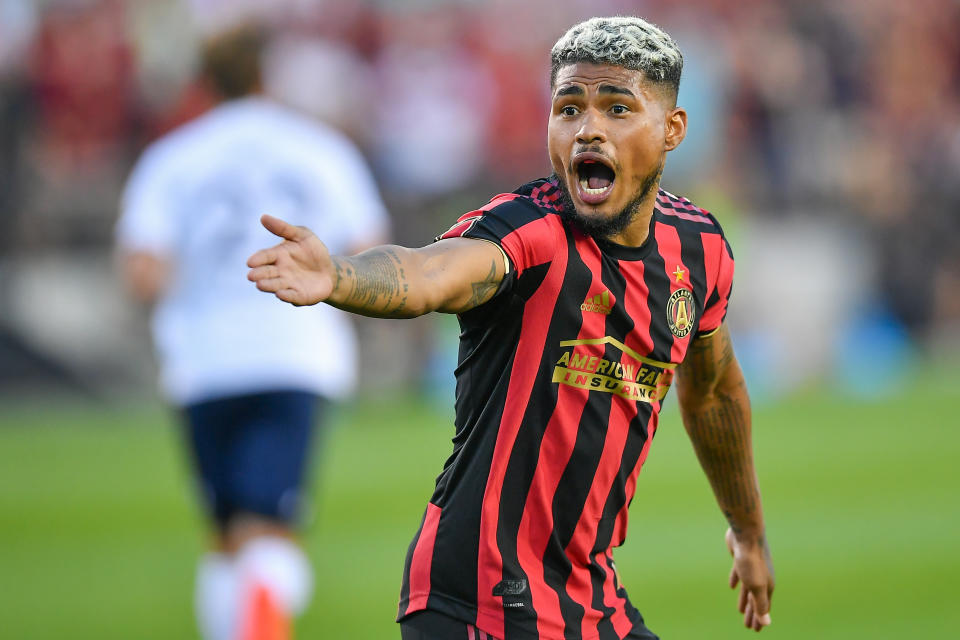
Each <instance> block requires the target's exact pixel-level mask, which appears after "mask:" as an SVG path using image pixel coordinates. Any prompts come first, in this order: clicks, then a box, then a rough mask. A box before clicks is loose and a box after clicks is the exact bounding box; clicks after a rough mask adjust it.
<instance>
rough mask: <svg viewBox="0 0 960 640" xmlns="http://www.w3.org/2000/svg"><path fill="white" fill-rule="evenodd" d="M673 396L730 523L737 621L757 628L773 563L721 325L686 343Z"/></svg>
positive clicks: (744, 399) (737, 381) (763, 618)
mask: <svg viewBox="0 0 960 640" xmlns="http://www.w3.org/2000/svg"><path fill="white" fill-rule="evenodd" d="M677 398H678V400H679V403H680V412H681V414H682V416H683V423H684V426H685V427H686V429H687V434H688V435H689V436H690V441H691V442H692V443H693V448H694V450H695V451H696V453H697V458H698V459H699V460H700V465H701V466H702V467H703V470H704V472H705V473H706V475H707V478H708V479H709V481H710V486H711V487H713V493H714V495H715V496H716V498H717V503H718V504H719V505H720V508H721V509H722V510H723V513H724V515H725V516H726V518H727V522H728V523H729V524H730V529H729V530H728V531H727V536H726V538H727V547H728V549H729V550H730V553H731V554H733V569H732V570H731V572H730V587H731V588H734V587H736V586H737V583H738V582H739V583H740V584H741V587H740V600H739V609H740V612H741V613H743V614H744V624H745V625H746V626H748V627H751V628H753V629H755V630H757V631H760V630H761V629H762V628H763V627H764V626H766V625H768V624H770V596H771V595H772V593H773V587H774V575H773V564H772V562H771V560H770V548H769V547H768V545H767V541H766V537H765V534H764V524H763V509H762V507H761V505H760V490H759V487H758V485H757V476H756V472H755V471H754V466H753V447H752V443H751V442H752V441H751V435H750V398H749V397H748V396H747V387H746V384H745V383H744V380H743V373H742V372H741V371H740V365H739V364H738V363H737V359H736V357H735V356H734V354H733V345H732V344H731V341H730V333H729V331H728V330H727V327H726V325H721V326H720V329H719V330H717V331H716V332H714V333H713V334H711V335H710V336H706V337H702V338H698V339H696V340H694V342H693V344H691V345H690V350H689V351H688V352H687V355H686V358H685V359H684V361H683V363H681V364H680V366H679V367H678V368H677Z"/></svg>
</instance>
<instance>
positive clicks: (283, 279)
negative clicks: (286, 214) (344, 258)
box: [247, 215, 336, 306]
mask: <svg viewBox="0 0 960 640" xmlns="http://www.w3.org/2000/svg"><path fill="white" fill-rule="evenodd" d="M260 222H261V223H262V224H263V226H264V227H266V229H267V231H269V232H270V233H272V234H274V235H276V236H279V237H281V238H283V242H281V243H280V244H278V245H276V246H274V247H270V248H269V249H261V250H260V251H257V252H256V253H255V254H253V255H252V256H250V258H249V259H248V260H247V266H248V267H250V272H249V273H248V274H247V279H248V280H250V281H251V282H255V283H256V285H257V289H260V290H261V291H266V292H268V293H273V294H275V295H276V296H277V297H278V298H280V299H281V300H283V301H284V302H289V303H290V304H293V305H296V306H302V305H308V304H316V303H318V302H322V301H324V300H326V299H327V298H328V297H329V296H330V294H331V293H332V292H333V287H334V283H335V280H336V269H335V268H334V264H333V260H332V259H331V258H330V252H329V251H327V247H326V246H324V244H323V243H322V242H321V241H320V239H319V238H317V236H315V235H314V234H313V232H312V231H310V230H309V229H307V228H306V227H295V226H293V225H292V224H289V223H287V222H284V221H283V220H281V219H279V218H274V217H273V216H268V215H265V216H262V217H261V218H260Z"/></svg>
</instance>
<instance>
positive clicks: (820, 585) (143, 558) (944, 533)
mask: <svg viewBox="0 0 960 640" xmlns="http://www.w3.org/2000/svg"><path fill="white" fill-rule="evenodd" d="M933 380H936V381H938V382H937V384H936V385H933V384H927V383H929V382H930V381H933ZM958 388H960V375H957V374H953V375H951V376H948V377H947V378H943V377H942V376H934V375H932V374H931V375H929V376H928V379H927V380H923V379H921V380H920V381H919V383H918V384H915V385H911V386H909V387H904V389H903V390H902V394H901V395H897V396H891V397H889V398H888V399H886V400H882V401H873V402H856V401H852V400H850V399H841V398H839V397H834V396H826V397H825V396H823V395H821V394H818V393H812V392H811V393H807V394H804V395H802V396H798V397H795V398H792V399H790V400H788V401H784V402H781V403H779V404H777V405H775V406H767V407H759V408H757V409H756V411H755V446H756V450H757V456H758V469H759V474H760V480H761V486H762V488H763V493H764V500H765V505H766V510H767V522H768V533H769V538H770V540H771V544H772V548H773V553H774V560H775V563H776V568H777V577H778V588H777V592H776V594H775V597H774V600H773V604H774V606H773V611H772V614H773V621H774V624H773V626H772V627H771V628H770V629H768V630H765V631H764V632H763V636H762V637H765V638H767V639H768V640H770V639H775V638H783V639H786V638H804V639H809V638H818V639H832V638H837V639H839V638H844V639H849V638H870V639H876V638H923V639H930V638H956V637H958V635H957V634H958V631H957V630H958V628H960V606H957V604H956V600H957V599H958V597H960V578H958V576H960V492H958V489H960V480H958V478H960V472H958V465H957V462H958V457H960V418H958V416H960V392H958ZM364 404H365V406H364V407H362V408H356V409H349V408H347V409H343V410H342V411H340V412H339V413H338V414H337V416H336V420H335V424H334V426H333V427H332V428H331V429H330V430H329V432H328V433H327V436H326V439H325V442H324V448H323V452H322V455H321V456H320V464H319V465H318V466H317V470H316V474H315V477H314V488H315V490H314V503H315V507H316V508H315V513H314V517H313V518H312V519H311V522H310V524H309V527H308V529H307V531H306V544H307V547H308V550H309V553H310V555H311V556H312V558H313V560H314V563H315V565H316V568H317V574H318V588H317V593H316V597H315V599H314V602H313V605H312V607H311V608H310V610H309V612H308V614H307V615H306V616H305V617H304V618H303V619H302V620H301V622H300V624H299V626H298V632H299V633H298V637H300V638H319V639H338V640H339V639H347V640H366V639H371V640H373V639H377V640H379V639H381V638H387V639H390V638H398V637H399V633H398V631H397V629H396V625H395V624H394V623H393V616H394V613H395V607H396V602H397V594H398V590H399V580H400V572H401V568H402V563H403V558H404V554H405V551H406V547H407V544H408V542H409V540H410V538H411V536H412V534H413V533H414V531H415V530H416V528H417V526H418V524H419V520H420V517H421V514H422V511H423V508H424V506H425V502H426V500H427V498H428V497H429V495H430V492H431V488H432V484H433V479H434V477H435V475H436V473H438V472H439V470H440V467H441V464H442V461H443V460H444V458H445V456H446V454H447V452H448V450H449V447H450V444H449V438H450V437H451V436H452V430H451V427H450V417H449V416H448V415H445V414H444V413H443V412H438V411H437V410H436V409H432V408H430V406H428V405H427V404H425V403H421V402H415V401H412V400H405V401H404V400H397V401H382V402H380V403H379V404H368V403H364ZM724 529H725V523H724V521H723V518H722V517H721V515H720V514H719V512H718V510H717V508H716V507H715V505H714V504H713V501H712V496H711V494H710V492H709V488H708V485H707V483H706V480H705V479H704V477H703V475H702V473H701V472H700V471H699V469H698V467H697V464H696V460H695V458H694V456H693V453H692V451H691V449H690V446H689V443H688V442H687V440H686V436H685V435H684V433H683V429H682V427H681V425H680V423H679V420H678V417H677V411H676V407H675V406H671V407H669V409H668V410H667V412H666V415H665V419H664V421H663V423H662V424H661V429H660V431H659V432H658V435H657V438H656V441H655V442H654V445H653V448H652V450H651V454H650V458H649V461H648V463H647V467H646V469H645V470H644V472H643V474H641V477H640V482H639V484H638V490H637V497H636V499H635V500H634V502H633V506H632V513H631V523H630V534H629V536H628V539H627V542H626V544H625V545H624V547H623V548H622V549H620V550H619V551H618V553H617V555H616V557H617V562H618V565H619V568H620V572H621V574H622V576H623V580H624V582H625V583H626V585H627V588H628V590H629V591H630V593H631V596H632V599H633V601H634V603H635V604H636V605H637V606H638V607H639V608H640V609H641V611H643V613H644V615H645V617H646V618H647V622H648V624H649V625H650V626H651V628H653V629H654V630H655V631H656V632H658V633H659V634H660V635H661V636H662V637H663V638H665V639H666V640H677V639H683V640H688V639H724V638H746V637H751V636H752V632H749V631H747V630H745V629H743V627H742V626H741V623H740V617H739V615H738V614H737V613H736V611H735V601H736V599H735V595H734V594H733V592H731V591H729V590H728V589H727V587H726V577H727V572H728V570H729V561H728V558H727V557H726V551H725V548H724V545H723V532H724ZM203 544H204V539H203V534H202V530H201V521H200V519H199V512H198V510H197V508H196V506H195V503H194V499H193V493H192V488H191V485H190V482H189V480H188V478H187V474H186V473H185V465H184V462H183V461H182V459H181V456H180V450H179V442H178V437H177V432H176V430H174V429H172V428H171V420H170V416H169V415H168V414H167V413H166V412H165V411H163V410H162V409H156V408H151V409H103V408H96V407H90V406H86V405H69V406H67V407H63V406H59V407H58V406H57V405H56V404H54V403H51V404H49V405H46V406H41V405H40V404H37V403H31V404H29V405H25V404H22V403H17V405H16V406H14V407H10V406H7V407H5V408H0V638H4V639H16V640H20V639H25V640H26V639H29V640H39V639H45V638H51V639H57V640H61V639H66V638H70V639H72V640H74V639H82V638H97V639H99V640H108V639H124V640H129V639H138V640H139V639H148V638H157V639H161V638H162V639H165V640H170V639H180V638H194V637H196V636H195V632H194V627H193V619H192V612H191V598H192V580H193V563H194V558H195V556H196V554H197V553H198V552H199V551H200V550H201V549H202V547H203Z"/></svg>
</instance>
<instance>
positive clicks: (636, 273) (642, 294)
mask: <svg viewBox="0 0 960 640" xmlns="http://www.w3.org/2000/svg"><path fill="white" fill-rule="evenodd" d="M621 272H622V273H623V274H624V277H625V278H626V281H627V282H626V295H625V296H624V302H623V304H624V308H625V309H626V310H627V313H628V314H629V315H630V317H631V318H633V322H634V325H633V326H634V330H633V331H631V332H630V333H628V334H627V336H626V342H625V344H626V345H627V346H628V347H630V348H631V349H633V350H634V351H636V352H637V353H642V354H649V353H650V352H652V351H653V337H652V336H651V335H650V324H651V317H650V307H649V305H648V304H647V297H648V296H649V295H650V290H649V288H648V287H647V283H646V281H645V280H644V265H643V263H642V262H639V263H631V264H630V265H623V264H621ZM659 413H660V402H659V401H657V402H654V403H653V411H652V412H651V414H650V419H649V420H648V421H647V441H646V442H644V443H643V448H642V449H641V452H640V457H639V459H638V462H637V464H636V465H635V466H634V469H633V471H631V473H630V477H629V478H627V482H626V485H625V487H624V492H625V495H626V498H627V499H626V502H624V504H623V507H622V508H621V509H620V512H619V513H618V514H617V521H616V524H615V525H614V531H613V537H612V539H611V542H610V546H611V547H618V546H620V545H621V544H623V540H624V538H625V537H626V533H627V515H628V514H627V507H628V506H629V504H630V500H631V499H632V498H633V494H634V491H635V490H636V487H637V474H638V473H640V467H641V466H642V465H643V461H644V459H645V458H646V455H647V450H648V449H649V448H650V442H651V441H652V440H653V433H654V431H655V430H656V424H657V414H659ZM610 606H614V605H613V604H612V603H611V604H610Z"/></svg>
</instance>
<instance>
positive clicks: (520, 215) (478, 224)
mask: <svg viewBox="0 0 960 640" xmlns="http://www.w3.org/2000/svg"><path fill="white" fill-rule="evenodd" d="M448 238H474V239H477V240H486V241H488V242H492V243H494V244H496V245H497V246H499V247H500V248H501V249H502V250H503V252H504V254H505V255H506V257H507V260H508V261H509V262H510V270H511V271H514V272H516V273H517V274H518V275H519V274H521V273H523V271H524V270H526V269H528V268H529V267H532V266H536V265H538V264H543V263H544V262H547V261H548V260H550V258H551V257H552V256H553V255H554V253H555V250H556V246H557V242H558V234H557V232H556V229H555V227H554V226H553V225H551V224H550V222H549V218H548V217H546V216H545V215H544V214H543V212H541V211H540V210H539V209H538V208H537V207H536V206H535V205H532V204H530V203H528V202H526V201H525V200H524V198H523V196H520V195H517V194H515V193H504V194H500V195H498V196H496V197H495V198H493V199H492V200H491V201H490V202H489V203H488V204H486V205H485V206H483V207H481V208H480V209H477V210H476V211H470V212H469V213H465V214H464V215H462V216H460V218H459V219H458V220H457V222H456V223H455V224H454V225H453V226H452V227H450V229H448V230H447V231H446V232H445V233H443V234H441V235H439V236H437V238H436V239H437V240H438V241H439V240H445V239H448Z"/></svg>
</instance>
